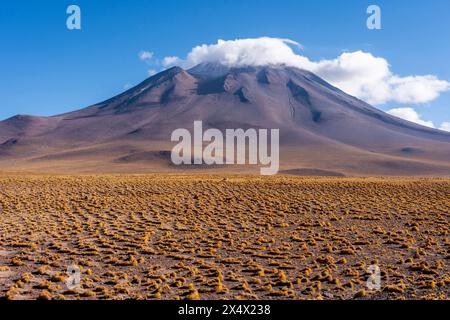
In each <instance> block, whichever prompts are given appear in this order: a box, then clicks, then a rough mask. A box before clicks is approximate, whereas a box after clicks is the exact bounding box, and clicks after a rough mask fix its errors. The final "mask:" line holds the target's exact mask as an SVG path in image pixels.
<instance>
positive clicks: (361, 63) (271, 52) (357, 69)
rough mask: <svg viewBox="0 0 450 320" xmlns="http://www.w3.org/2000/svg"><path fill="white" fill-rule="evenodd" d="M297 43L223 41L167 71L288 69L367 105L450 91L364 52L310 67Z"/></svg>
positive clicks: (173, 60) (415, 100)
mask: <svg viewBox="0 0 450 320" xmlns="http://www.w3.org/2000/svg"><path fill="white" fill-rule="evenodd" d="M294 47H297V48H301V45H300V44H299V43H298V42H295V41H292V40H289V39H280V38H268V37H263V38H256V39H238V40H228V41H225V40H219V41H218V42H217V43H216V44H203V45H200V46H196V47H194V48H193V49H192V50H191V52H189V54H188V55H187V57H186V58H184V59H181V58H178V57H166V58H165V59H164V60H163V61H164V65H165V66H171V65H179V66H182V67H184V68H189V67H193V66H195V65H197V64H200V63H220V64H223V65H226V66H229V67H242V66H263V65H286V66H292V67H297V68H301V69H305V70H308V71H311V72H314V73H315V74H317V75H319V76H321V77H322V78H324V79H325V80H327V81H328V82H330V83H331V84H333V85H334V86H336V87H338V88H340V89H342V90H343V91H345V92H347V93H349V94H351V95H354V96H356V97H358V98H360V99H362V100H365V101H367V102H368V103H371V104H375V105H380V104H384V103H387V102H398V103H409V104H419V103H427V102H430V101H433V100H435V99H436V98H437V97H439V95H440V94H441V93H442V92H444V91H447V90H450V83H449V82H447V81H444V80H440V79H438V78H437V77H436V76H434V75H409V76H400V75H396V74H394V73H393V72H392V71H391V70H390V65H389V63H388V61H387V60H386V59H384V58H381V57H375V56H373V55H372V54H371V53H368V52H363V51H355V52H345V53H343V54H341V55H340V56H338V57H337V58H335V59H331V60H320V61H312V60H310V59H309V58H307V57H305V56H302V55H300V54H298V53H296V52H295V50H294Z"/></svg>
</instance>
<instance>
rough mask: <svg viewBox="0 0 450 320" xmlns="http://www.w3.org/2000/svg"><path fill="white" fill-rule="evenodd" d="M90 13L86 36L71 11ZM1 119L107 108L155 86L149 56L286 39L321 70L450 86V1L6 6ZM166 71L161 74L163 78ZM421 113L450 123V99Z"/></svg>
mask: <svg viewBox="0 0 450 320" xmlns="http://www.w3.org/2000/svg"><path fill="white" fill-rule="evenodd" d="M70 4H77V5H79V6H80V8H81V10H82V30H80V31H78V30H75V31H69V30H68V29H67V28H66V18H67V14H66V8H67V7H68V6H69V5H70ZM370 4H377V5H379V6H380V7H381V9H382V27H383V29H382V30H376V31H374V30H368V29H367V28H366V19H367V15H366V8H367V7H368V5H370ZM0 6H1V9H0V39H1V48H0V70H1V77H0V97H1V100H0V101H1V102H0V119H5V118H8V117H10V116H13V115H15V114H33V115H54V114H58V113H62V112H66V111H71V110H74V109H79V108H83V107H86V106H89V105H91V104H94V103H97V102H100V101H102V100H104V99H107V98H109V97H111V96H113V95H115V94H118V93H120V92H121V91H123V90H124V88H125V87H126V86H127V85H134V84H137V83H139V82H140V81H142V80H143V79H145V78H146V77H147V75H148V70H149V69H150V68H160V66H157V65H155V66H149V65H147V64H146V63H144V62H143V61H141V60H139V58H138V53H139V52H141V51H142V50H147V51H151V52H154V54H155V57H156V59H158V58H163V57H165V56H180V57H184V56H186V54H187V53H188V52H189V51H190V50H191V49H192V47H194V46H196V45H199V44H204V43H206V44H210V43H215V42H217V40H218V39H226V40H228V39H230V40H232V39H236V38H255V37H262V36H268V37H278V38H289V39H292V40H295V41H298V42H300V43H302V44H303V45H304V50H303V52H302V54H303V55H305V56H307V57H308V58H310V59H312V60H315V61H317V60H320V59H333V58H336V57H337V56H339V55H340V54H341V53H342V52H343V51H344V50H347V51H357V50H363V51H367V52H370V53H372V54H373V55H375V56H380V57H383V58H385V59H386V60H387V61H389V63H390V65H391V71H392V72H394V73H395V74H397V75H400V76H408V75H425V74H432V75H436V76H437V77H438V78H439V79H441V80H447V81H450V64H449V57H450V36H449V33H450V31H449V30H450V1H448V0H433V1H419V0H412V1H411V0H410V1H407V0H387V1H381V0H374V1H364V0H345V1H340V0H322V1H320V0H319V1H301V0H273V1H272V0H241V1H235V0H189V1H187V0H186V1H183V0H173V1H170V0H161V1H156V0H153V1H152V0H147V1H145V0H132V1H124V0H110V1H106V0H95V1H93V0H72V1H64V0H46V1H37V0H35V1H31V0H30V1H20V0H18V1H2V3H1V5H0ZM158 70H159V69H158ZM379 107H380V108H382V109H384V110H389V109H392V108H398V107H413V108H414V109H415V110H416V111H417V112H418V113H420V115H421V116H422V118H423V119H425V120H428V121H433V122H434V123H435V124H436V125H437V126H438V125H439V124H440V123H442V122H444V121H450V92H445V93H443V94H441V95H440V97H439V98H438V99H436V100H434V101H432V102H430V103H426V104H420V105H411V104H400V103H397V102H389V103H387V104H386V105H382V106H379Z"/></svg>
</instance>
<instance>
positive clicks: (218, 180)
mask: <svg viewBox="0 0 450 320" xmlns="http://www.w3.org/2000/svg"><path fill="white" fill-rule="evenodd" d="M449 220H450V181H449V180H444V179H442V180H441V179H406V178H405V179H400V178H390V179H388V178H364V179H363V178H295V177H264V178H261V177H246V176H227V178H226V179H224V178H223V177H222V176H194V175H186V176H173V175H134V176H125V175H117V176H39V175H34V176H32V175H29V176H25V175H24V176H20V175H17V176H13V175H10V176H9V175H3V176H1V177H0V231H1V232H0V297H4V298H7V299H46V300H49V299H127V298H132V299H240V298H249V299H254V298H262V299H355V298H357V299H390V298H406V299H408V298H427V299H448V298H449V296H448V292H449V284H450V271H449V266H448V261H449V259H450V254H449V250H450V249H449V248H450V235H449V231H450V230H449ZM371 264H377V265H378V266H379V268H380V270H381V281H382V284H381V285H382V286H381V290H378V291H376V290H370V289H368V288H367V287H366V281H367V278H368V273H367V268H368V266H369V265H371ZM71 265H77V266H79V267H80V271H81V288H80V289H76V290H69V289H68V288H67V287H66V285H65V281H66V279H67V277H68V275H67V274H66V269H67V267H68V266H71Z"/></svg>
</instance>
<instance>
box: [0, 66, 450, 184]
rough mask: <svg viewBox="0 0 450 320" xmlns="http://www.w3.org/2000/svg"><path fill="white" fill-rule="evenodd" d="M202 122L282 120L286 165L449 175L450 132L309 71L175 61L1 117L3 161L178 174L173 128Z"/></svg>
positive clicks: (262, 124) (10, 165) (32, 166)
mask: <svg viewBox="0 0 450 320" xmlns="http://www.w3.org/2000/svg"><path fill="white" fill-rule="evenodd" d="M195 120H203V123H204V127H205V128H208V127H214V128H219V129H225V128H244V129H246V128H250V127H253V128H279V129H280V142H281V149H280V157H281V168H282V169H283V170H286V171H285V172H286V173H293V174H296V173H298V174H301V173H302V172H307V173H308V174H313V173H314V172H317V174H322V173H323V172H328V173H330V175H342V174H345V175H439V176H450V133H446V132H443V131H439V130H434V129H430V128H426V127H423V126H420V125H416V124H413V123H410V122H407V121H404V120H401V119H398V118H396V117H393V116H391V115H388V114H386V113H384V112H382V111H380V110H378V109H376V108H374V107H372V106H370V105H368V104H366V103H364V102H362V101H361V100H358V99H356V98H354V97H352V96H350V95H348V94H346V93H344V92H342V91H341V90H339V89H337V88H335V87H333V86H331V85H330V84H328V83H327V82H325V81H324V80H322V79H320V78H319V77H317V76H316V75H314V74H312V73H310V72H307V71H304V70H299V69H296V68H290V67H283V66H267V67H248V68H226V67H224V66H220V65H214V64H202V65H199V66H197V67H194V68H192V69H190V70H188V71H185V70H183V69H181V68H178V67H175V68H171V69H168V70H166V71H164V72H161V73H159V74H157V75H155V76H153V77H150V78H148V79H147V80H145V81H144V82H142V83H141V84H139V85H137V86H136V87H134V88H132V89H130V90H128V91H126V92H124V93H122V94H120V95H118V96H116V97H114V98H111V99H109V100H107V101H104V102H102V103H99V104H96V105H93V106H90V107H88V108H85V109H81V110H78V111H74V112H70V113H66V114H62V115H57V116H53V117H33V116H23V115H20V116H15V117H13V118H10V119H7V120H5V121H2V122H0V169H1V170H4V171H9V170H30V171H46V172H160V171H175V172H179V171H180V170H186V169H187V168H186V167H183V168H177V167H174V166H173V165H171V164H170V152H169V151H170V150H171V148H172V146H173V143H171V142H170V135H171V132H172V131H173V130H174V129H176V128H188V129H192V126H193V122H194V121H195ZM195 169H198V168H194V170H195ZM201 170H206V168H205V167H203V166H202V167H201ZM253 170H255V171H254V172H257V171H256V168H250V167H225V168H209V171H208V172H212V171H238V172H247V171H248V172H253Z"/></svg>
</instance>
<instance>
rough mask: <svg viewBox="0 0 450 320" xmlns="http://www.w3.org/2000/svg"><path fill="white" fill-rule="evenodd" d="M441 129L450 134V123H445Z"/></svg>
mask: <svg viewBox="0 0 450 320" xmlns="http://www.w3.org/2000/svg"><path fill="white" fill-rule="evenodd" d="M439 129H441V130H444V131H448V132H450V122H443V123H442V124H441V126H440V128H439Z"/></svg>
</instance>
